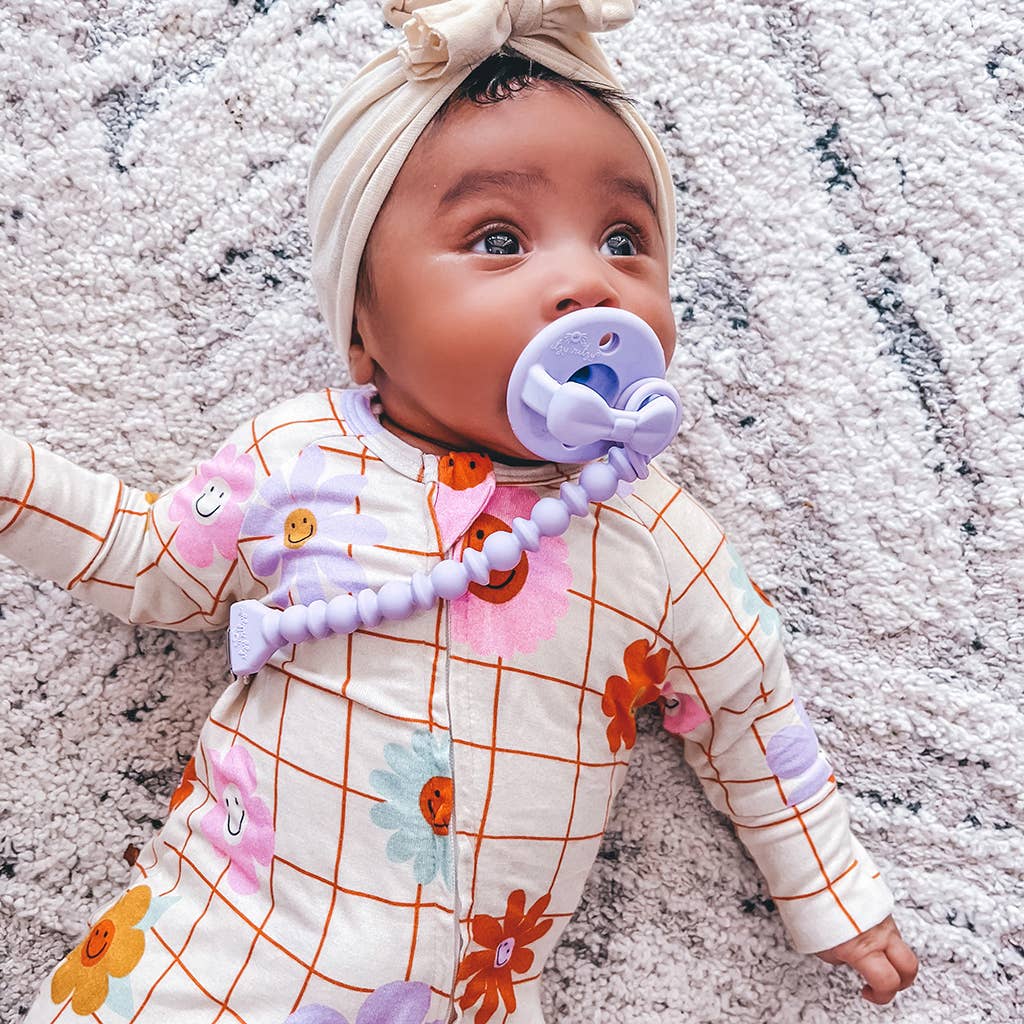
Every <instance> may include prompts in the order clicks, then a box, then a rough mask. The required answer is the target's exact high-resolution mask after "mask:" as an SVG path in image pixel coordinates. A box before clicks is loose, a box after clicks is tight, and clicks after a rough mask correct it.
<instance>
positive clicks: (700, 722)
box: [0, 388, 892, 1024]
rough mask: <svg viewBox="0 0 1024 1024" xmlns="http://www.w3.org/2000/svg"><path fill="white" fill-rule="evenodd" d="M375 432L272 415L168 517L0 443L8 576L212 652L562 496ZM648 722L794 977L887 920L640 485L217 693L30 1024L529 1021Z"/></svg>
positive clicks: (672, 525)
mask: <svg viewBox="0 0 1024 1024" xmlns="http://www.w3.org/2000/svg"><path fill="white" fill-rule="evenodd" d="M375 410H376V406H375V404H374V393H373V391H372V389H370V388H353V389H349V390H343V391H339V390H325V391H323V392H318V393H313V394H308V395H302V396H299V397H297V398H294V399H291V400H289V401H286V402H283V403H281V404H280V405H278V406H277V407H275V408H273V409H271V410H269V411H268V412H265V413H261V414H260V415H258V416H256V417H255V418H254V419H253V420H252V421H251V422H249V423H246V424H244V425H242V426H241V427H239V428H238V429H237V430H236V431H234V432H233V433H232V434H231V435H230V437H229V438H228V439H227V440H226V442H225V443H224V445H223V446H222V447H221V448H220V449H219V450H218V452H217V453H216V454H215V455H214V457H213V458H212V459H210V460H208V461H207V462H204V463H201V464H200V466H199V467H197V469H196V470H195V472H194V473H193V474H191V475H190V476H189V477H188V478H187V479H185V480H182V481H180V482H179V483H177V484H176V485H175V486H173V487H170V488H168V489H166V490H165V491H163V492H162V493H160V494H147V493H145V492H142V491H138V490H135V489H132V488H129V487H126V486H125V485H124V484H122V483H121V482H120V481H118V480H117V479H116V478H114V477H112V476H110V475H108V474H102V473H94V472H91V471H87V470H84V469H81V468H79V467H76V466H74V465H73V464H71V463H70V462H68V461H67V460H65V459H62V458H61V457H60V456H57V455H55V454H53V453H50V452H46V451H44V450H43V449H39V448H36V447H34V446H31V445H27V444H26V443H25V442H22V441H19V440H18V439H16V438H13V437H12V436H11V435H9V434H4V433H2V432H0V466H3V467H4V470H3V475H2V476H0V553H5V554H6V553H8V552H11V553H12V557H13V555H14V553H16V554H17V560H18V561H19V562H20V563H21V564H23V565H25V566H26V567H27V568H29V569H31V570H33V571H34V572H36V573H37V574H39V575H42V576H45V577H47V578H50V579H55V580H57V581H58V582H59V583H61V585H63V586H65V587H67V588H68V589H71V590H73V591H75V592H76V593H78V594H81V595H82V596H83V597H84V598H86V599H87V600H89V601H91V602H92V603H95V604H97V605H99V606H100V607H103V608H105V609H106V610H108V611H110V612H112V613H113V614H115V615H116V616H118V617H119V618H120V619H122V620H123V621H126V622H137V623H142V624H149V625H158V626H164V627H170V628H177V629H215V628H222V627H223V626H224V625H225V624H226V622H227V620H228V614H229V610H230V605H231V603H232V602H234V601H238V600H243V599H247V598H255V599H258V600H262V601H264V602H265V603H267V604H269V605H271V606H274V607H278V608H284V607H287V606H288V605H290V604H294V603H309V602H311V601H313V600H318V599H323V600H329V599H330V597H332V596H333V595H335V594H337V593H344V592H352V591H354V590H358V589H359V588H361V587H364V586H369V587H373V588H374V589H376V588H378V587H379V586H381V585H382V584H383V583H384V582H386V581H387V580H388V579H393V578H407V577H409V576H410V575H411V574H412V573H413V572H415V571H416V570H420V571H424V572H428V571H429V569H430V568H431V567H432V566H433V565H434V564H436V562H437V561H438V560H440V559H441V558H443V557H446V556H449V555H452V554H458V553H460V552H461V551H463V550H464V549H465V548H466V547H469V546H472V547H477V548H479V547H481V546H482V544H483V541H484V540H485V539H486V537H487V536H488V535H489V533H490V532H493V531H494V530H497V529H506V528H508V526H509V525H510V524H511V522H512V520H513V519H514V518H515V516H519V515H521V516H524V517H525V516H528V515H529V512H530V509H532V507H533V504H534V503H535V502H536V501H537V500H538V499H540V498H542V497H545V496H549V495H552V496H554V495H557V493H558V488H559V486H560V485H561V483H562V482H563V481H564V480H566V479H574V478H575V477H576V476H577V475H578V472H579V469H580V468H581V467H573V466H556V465H552V464H547V465H544V466H540V467H536V468H534V467H508V466H497V467H495V466H494V465H493V464H491V462H490V460H488V459H487V457H486V456H483V455H480V454H479V453H472V452H453V453H450V455H449V457H448V458H442V459H439V458H436V457H435V456H432V455H428V454H424V453H422V452H420V451H418V450H417V449H414V448H412V447H411V446H409V445H407V444H406V443H405V442H403V441H401V440H400V439H398V438H397V437H395V436H394V435H391V434H389V433H388V432H387V431H385V430H383V429H382V428H381V426H380V423H379V421H378V419H377V417H376V415H375ZM8 467H10V468H8ZM69 565H70V566H71V567H72V568H73V570H74V571H73V573H72V574H71V575H70V576H69V575H68V566H69ZM655 701H657V702H658V704H659V705H660V707H661V709H662V711H663V714H664V723H665V727H666V728H667V729H668V730H669V731H670V732H672V733H674V734H676V735H679V736H680V737H681V738H682V742H683V743H684V751H685V757H686V760H687V762H688V763H689V764H690V765H691V766H692V768H693V769H694V771H695V772H696V773H697V776H698V778H699V779H700V782H701V785H702V786H703V788H704V790H705V792H706V794H707V796H708V799H709V800H710V801H711V803H712V804H713V806H715V807H716V808H717V809H718V810H720V811H721V812H722V813H723V814H725V815H727V816H728V817H729V818H730V819H731V820H732V822H733V823H734V825H735V827H736V830H737V834H738V836H739V838H740V839H741V840H742V842H743V843H744V845H745V846H746V848H747V849H748V850H749V851H750V853H751V855H752V856H753V858H754V860H755V861H756V863H757V865H758V867H759V869H760V870H761V871H762V873H763V874H764V876H765V878H766V881H767V883H768V888H769V891H770V893H771V896H772V898H773V900H775V902H776V904H777V906H778V908H779V912H780V914H781V916H782V920H783V922H784V924H785V926H786V928H787V929H788V931H789V934H790V937H791V939H792V941H793V943H794V945H795V947H796V948H797V949H798V950H801V951H815V950H818V949H823V948H826V947H828V946H832V945H835V944H837V943H838V942H841V941H844V940H845V939H847V938H850V937H851V936H853V935H855V934H857V933H858V932H859V931H861V930H863V929H865V928H867V927H870V926H871V925H873V924H875V923H877V922H878V921H880V920H882V919H883V918H884V917H885V916H886V915H887V914H888V913H889V912H890V911H891V909H892V897H891V894H890V893H889V890H888V888H887V887H886V885H885V883H884V881H883V880H882V879H881V877H880V876H879V873H878V871H877V869H876V868H875V866H874V864H873V863H872V862H871V860H870V858H869V856H868V854H867V853H866V851H865V850H864V849H863V848H862V847H861V845H860V843H859V842H858V841H857V839H856V838H855V837H854V836H853V834H852V833H851V831H850V829H849V822H848V816H847V811H846V807H845V804H844V802H843V800H842V798H841V797H840V795H839V794H838V792H837V789H836V783H835V777H834V774H833V773H832V770H831V767H830V765H829V764H828V761H827V759H826V758H825V756H824V754H823V753H822V751H821V750H820V749H819V747H818V743H817V740H816V738H815V736H814V732H813V728H812V726H811V724H810V721H809V719H808V717H807V715H806V712H805V711H804V709H803V707H802V705H801V703H800V700H799V697H798V695H797V694H796V692H795V691H794V689H793V686H792V682H791V679H790V676H789V672H788V668H787V666H786V663H785V658H784V654H783V650H782V642H781V626H780V623H779V619H778V615H777V613H776V612H775V610H774V609H773V608H772V607H771V605H770V603H769V602H768V600H767V599H766V598H765V597H764V595H763V593H762V592H761V591H760V590H759V589H758V588H757V587H756V585H755V584H753V583H752V582H751V581H750V579H749V577H748V576H747V574H746V572H745V571H744V569H743V566H742V562H741V561H740V559H739V556H738V555H737V553H736V552H735V550H734V549H733V547H732V545H731V544H730V543H729V541H728V540H727V539H726V537H725V535H724V533H723V531H722V529H721V527H720V526H719V525H718V523H717V522H716V521H715V519H714V518H713V517H712V516H711V515H710V514H709V513H708V512H707V511H706V510H705V509H704V508H703V507H702V506H701V505H700V504H699V503H698V502H697V501H695V500H694V499H693V498H692V497H691V496H690V495H689V494H688V493H687V492H686V491H685V490H683V489H682V488H680V487H679V486H678V485H677V484H675V483H674V482H673V481H672V480H671V479H670V478H669V477H668V476H667V475H666V474H665V473H664V472H663V471H662V469H661V467H660V465H659V463H658V461H657V460H655V462H654V463H652V467H651V472H650V475H649V476H648V477H647V478H646V479H645V480H637V481H636V482H635V483H634V484H633V485H629V486H623V487H621V488H620V490H619V492H618V493H617V494H616V495H614V496H612V497H611V498H609V499H608V500H607V501H605V502H600V503H595V504H594V505H592V506H591V509H590V512H589V514H588V515H587V516H586V517H584V518H579V519H574V520H573V521H572V523H571V525H570V527H569V529H568V531H567V532H566V533H565V534H564V535H563V536H561V537H549V538H544V539H543V540H542V542H541V544H540V547H539V548H538V549H537V550H536V551H535V552H524V554H523V557H522V559H521V561H520V563H519V564H518V565H517V566H516V567H515V568H514V569H512V570H508V571H495V572H494V573H492V574H491V579H490V580H489V581H488V583H487V584H483V585H481V584H476V583H474V584H472V586H471V588H470V592H469V593H467V594H466V595H465V596H464V597H463V598H460V599H458V600H456V601H452V602H440V603H439V604H438V605H437V606H435V607H434V608H431V609H428V610H426V611H423V612H420V613H418V614H416V615H414V616H413V617H411V618H409V619H407V620H405V621H401V622H389V621H384V622H381V623H380V624H379V625H378V626H376V627H372V628H370V627H364V628H362V629H360V630H358V631H356V632H355V633H352V634H349V635H345V636H329V637H326V638H324V639H322V640H311V641H307V642H306V643H304V644H301V645H294V644H290V645H287V646H285V647H283V648H281V649H280V650H279V651H278V652H276V654H275V655H274V656H273V657H272V658H271V659H270V661H269V662H268V663H267V665H266V666H264V668H263V669H261V670H260V672H259V673H257V674H256V675H255V676H253V677H251V678H246V679H236V680H235V681H234V682H232V683H231V684H230V685H229V686H228V687H227V688H226V690H225V691H224V693H223V694H222V695H221V696H220V698H219V699H218V701H217V703H216V704H215V706H214V708H213V709H212V711H211V712H210V715H209V717H208V719H207V720H206V722H205V723H204V725H203V727H202V730H201V732H200V735H199V739H198V743H197V746H196V752H195V757H194V758H193V760H192V762H190V766H189V768H188V769H186V776H185V778H184V779H183V781H182V784H181V786H180V787H179V789H178V790H177V791H176V792H175V794H174V795H173V797H172V799H171V806H170V807H169V809H168V817H167V821H166V823H165V824H164V825H163V827H162V828H161V829H160V831H159V832H157V833H156V834H155V835H154V836H153V837H152V839H151V840H150V841H149V842H148V843H147V844H146V845H145V846H144V847H143V848H142V850H141V851H140V853H139V856H138V858H137V860H136V862H135V864H134V866H133V868H132V872H133V879H132V883H131V884H130V885H129V886H128V887H127V888H126V891H125V893H124V894H123V895H122V896H121V897H120V898H119V900H118V901H116V902H115V903H114V904H113V905H112V906H111V907H110V908H103V909H101V910H99V911H98V912H97V914H96V915H94V920H93V924H92V926H91V928H90V931H89V932H88V934H87V935H86V936H85V937H84V938H83V940H82V942H81V943H79V945H77V946H76V947H75V948H74V949H73V950H72V951H71V953H70V954H69V955H68V957H67V958H66V959H65V960H64V961H63V962H62V964H61V965H58V967H57V968H56V969H55V971H54V973H53V975H52V977H51V979H49V980H48V981H47V982H46V983H45V984H44V985H43V987H42V989H41V990H40V993H39V996H38V998H37V1000H36V1001H35V1003H34V1004H33V1006H32V1008H31V1009H30V1011H29V1015H28V1017H27V1018H26V1021H27V1022H28V1024H38V1022H42V1021H47V1022H52V1021H56V1020H64V1021H67V1020H75V1019H76V1018H78V1017H86V1018H87V1019H90V1020H94V1021H115V1020H116V1021H119V1022H120V1021H124V1020H130V1021H139V1022H140V1024H150V1022H161V1024H162V1022H163V1021H166V1020H169V1019H173V1020H174V1021H175V1022H176V1024H179V1022H181V1024H193V1022H195V1024H199V1022H202V1024H210V1022H219V1021H239V1022H244V1024H284V1022H285V1021H286V1019H287V1018H289V1016H290V1015H292V1014H294V1015H295V1016H294V1022H295V1024H313V1022H318V1024H338V1022H339V1021H344V1022H345V1024H350V1022H356V1021H357V1020H358V1017H359V1014H360V1012H361V1011H362V1012H363V1013H364V1015H367V1016H368V1015H369V1014H370V1013H371V1011H372V1012H375V1013H377V1012H381V1011H382V1008H384V1009H385V1010H390V1012H392V1013H393V1014H394V1015H395V1016H397V1014H398V1011H399V1009H400V1010H401V1012H402V1013H404V1014H405V1016H403V1017H402V1018H401V1019H403V1020H406V1019H408V1020H417V1021H420V1020H421V1021H423V1022H424V1024H433V1022H435V1021H437V1022H447V1021H449V1020H466V1021H472V1022H473V1024H486V1022H487V1021H489V1020H492V1019H493V1020H495V1021H499V1020H500V1021H503V1022H513V1024H517V1022H523V1024H534V1022H538V1021H540V1020H541V1019H542V1017H541V1011H540V975H541V970H542V967H543V964H544V962H545V960H546V959H547V957H548V955H549V954H550V952H551V951H552V949H553V948H554V946H555V945H556V944H557V942H558V939H559V936H560V935H561V932H562V930H563V929H564V927H565V925H566V924H567V923H568V921H569V919H570V917H571V916H572V914H573V912H574V911H575V909H576V907H577V905H578V903H579V899H580V895H581V893H582V889H583V885H584V883H585V880H586V877H587V874H588V872H589V869H590V867H591V865H592V863H593V860H594V858H595V856H596V854H597V851H598V848H599V846H600V843H601V839H602V836H603V833H604V830H605V827H606V826H607V822H608V818H609V815H610V812H611V808H612V804H613V801H614V799H615V796H616V794H617V793H618V791H619V789H620V787H621V785H622V783H623V781H624V779H625V775H626V770H627V768H628V764H629V759H630V752H631V750H632V748H633V746H634V743H635V739H636V729H635V720H634V715H635V712H636V710H637V708H639V707H641V706H643V705H644V704H649V703H652V702H655Z"/></svg>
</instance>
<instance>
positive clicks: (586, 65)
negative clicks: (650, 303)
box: [306, 0, 676, 364]
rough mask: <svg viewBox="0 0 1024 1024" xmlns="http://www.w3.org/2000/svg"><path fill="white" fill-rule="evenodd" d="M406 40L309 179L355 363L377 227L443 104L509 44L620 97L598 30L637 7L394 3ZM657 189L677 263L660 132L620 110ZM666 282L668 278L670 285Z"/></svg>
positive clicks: (624, 1) (323, 284)
mask: <svg viewBox="0 0 1024 1024" xmlns="http://www.w3.org/2000/svg"><path fill="white" fill-rule="evenodd" d="M383 8H384V17H385V18H386V19H387V22H388V24H389V25H391V26H393V27H394V28H401V29H402V30H403V32H404V33H405V40H404V42H402V43H401V45H400V46H397V47H393V48H392V49H390V50H387V51H386V52H385V53H382V54H381V55H380V56H378V57H377V58H375V59H374V60H372V61H371V62H370V63H369V64H367V65H366V66H365V67H364V68H363V69H362V70H361V71H360V72H359V73H358V74H357V75H356V76H355V78H353V79H352V80H351V82H349V84H348V85H347V86H346V87H345V88H344V89H343V91H342V93H341V95H340V96H339V97H338V99H337V100H336V101H335V102H334V104H333V106H332V107H331V109H330V110H329V111H328V113H327V117H326V118H325V120H324V124H323V127H322V128H321V131H320V136H319V138H318V139H317V143H316V147H315V150H314V153H313V159H312V163H311V165H310V171H309V187H308V191H307V196H306V210H307V214H308V216H309V228H310V237H311V239H312V245H313V251H312V276H313V287H314V289H315V291H316V296H317V301H318V303H319V305H320V311H321V313H322V314H323V317H324V320H325V321H326V322H327V327H328V330H329V331H330V333H331V337H332V338H333V339H334V341H335V344H336V345H337V346H338V348H339V350H340V351H341V355H342V358H343V359H344V360H345V362H346V364H347V362H348V348H349V341H350V337H351V331H352V313H353V306H354V302H355V291H356V279H357V277H358V273H359V262H360V259H361V258H362V254H363V249H364V248H365V247H366V241H367V239H368V238H369V235H370V229H371V228H372V227H373V222H374V220H375V219H376V217H377V213H378V212H379V210H380V208H381V206H382V205H383V204H384V200H385V198H386V197H387V194H388V192H389V191H390V189H391V186H392V184H393V183H394V180H395V178H397V177H398V172H399V171H400V170H401V167H402V164H403V163H404V162H405V158H406V157H407V156H408V155H409V152H410V150H411V149H412V147H413V145H414V143H415V142H416V140H417V139H418V138H419V137H420V135H421V134H422V132H423V130H424V128H425V127H426V125H427V123H428V122H429V121H430V119H431V118H432V117H433V116H434V114H435V113H436V112H437V110H438V109H439V108H440V107H441V105H442V104H443V103H444V101H445V100H446V99H447V98H448V97H449V96H450V95H451V94H452V93H453V92H454V91H455V90H456V89H457V88H458V86H459V85H460V83H461V82H462V81H463V80H464V79H465V78H467V77H468V76H469V74H470V73H471V72H472V71H473V69H474V68H476V67H477V66H478V65H479V64H481V63H483V61H485V60H486V59H487V58H488V57H490V56H491V55H492V54H494V53H497V51H498V50H500V49H501V47H502V46H503V45H504V44H505V43H506V42H508V43H510V44H511V45H512V46H514V48H515V49H516V50H517V51H519V52H520V53H522V54H523V55H524V56H525V57H527V58H529V59H532V60H534V61H537V62H538V63H540V64H543V65H545V66H546V67H548V68H550V69H551V70H552V71H556V72H558V73H559V74H561V75H564V76H565V77H566V78H570V79H573V80H576V81H589V82H594V83H598V84H602V85H607V86H610V87H612V88H616V89H622V88H623V86H622V83H621V82H620V81H619V79H618V78H617V77H616V75H615V72H614V70H613V69H612V67H611V65H610V64H609V62H608V60H607V58H606V57H605V55H604V53H603V52H602V50H601V48H600V46H599V45H598V43H597V40H596V39H595V38H594V37H593V35H591V33H593V32H607V31H610V30H612V29H616V28H620V27H621V26H622V25H625V24H626V23H627V22H629V21H630V20H632V18H633V15H634V14H635V5H634V2H633V0H384V3H383ZM622 116H623V120H624V121H625V123H626V124H628V125H629V127H630V128H631V129H632V130H633V133H634V134H635V135H636V137H637V139H638V140H639V142H640V145H641V146H642V147H643V149H644V152H645V153H646V155H647V159H648V160H649V161H650V165H651V169H652V170H653V172H654V179H655V182H656V184H657V197H656V201H657V207H658V219H659V223H660V226H661V232H662V236H663V237H664V239H665V243H666V247H667V249H668V253H669V262H670V263H671V257H672V253H673V251H674V249H675V238H676V206H675V189H674V186H673V184H672V175H671V172H670V170H669V166H668V160H667V159H666V157H665V154H664V152H663V150H662V148H661V144H660V143H659V142H658V139H657V136H656V135H655V134H654V132H653V131H652V130H651V128H650V126H649V125H648V124H647V122H646V121H644V120H643V118H642V117H640V116H639V114H637V113H636V112H634V111H633V110H631V109H626V110H624V111H623V112H622ZM667 286H668V282H667V281H666V287H667Z"/></svg>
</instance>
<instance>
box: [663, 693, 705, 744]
mask: <svg viewBox="0 0 1024 1024" xmlns="http://www.w3.org/2000/svg"><path fill="white" fill-rule="evenodd" d="M664 700H665V703H664V717H663V719H662V722H663V724H664V726H665V728H666V730H667V731H668V732H670V733H672V734H673V735H675V736H682V735H683V734H684V733H687V732H691V731H692V730H694V729H696V728H697V726H698V725H701V724H702V723H704V722H706V721H708V719H709V718H711V716H710V715H709V714H708V713H707V712H706V711H705V710H704V705H703V704H701V703H700V702H699V701H696V700H694V698H693V697H691V696H690V695H689V694H688V693H672V692H671V691H668V690H666V692H665V694H664Z"/></svg>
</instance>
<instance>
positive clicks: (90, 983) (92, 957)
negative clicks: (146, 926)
mask: <svg viewBox="0 0 1024 1024" xmlns="http://www.w3.org/2000/svg"><path fill="white" fill-rule="evenodd" d="M150 897H151V894H150V891H149V886H148V885H137V886H136V887H135V888H134V889H129V890H128V892H126V893H125V894H124V895H123V896H122V897H121V898H120V899H119V900H118V901H117V903H115V904H114V906H112V907H111V908H110V909H109V910H108V911H106V912H105V913H104V915H103V917H102V919H101V920H99V921H97V922H96V924H95V925H93V928H92V930H91V931H90V932H89V934H88V935H86V937H85V938H84V939H83V940H82V941H81V942H80V943H79V944H78V946H76V947H75V948H74V949H73V950H72V951H71V952H70V953H69V954H68V957H67V959H66V960H65V961H64V963H62V964H61V965H60V967H58V968H57V971H56V973H55V974H54V976H53V981H52V982H51V984H50V998H51V999H52V1000H53V1001H54V1003H62V1002H64V1000H65V999H67V997H68V996H70V995H72V993H74V995H73V997H72V999H71V1009H72V1010H74V1011H75V1013H77V1014H78V1015H79V1016H80V1017H86V1016H88V1015H89V1014H91V1013H95V1012H96V1011H97V1010H98V1009H99V1008H100V1007H101V1006H102V1005H103V1004H104V1002H106V999H107V992H108V990H109V988H110V978H111V976H113V977H115V978H123V977H124V976H125V975H126V974H128V973H129V972H130V971H131V970H132V969H133V968H134V967H135V965H136V964H137V963H138V962H139V961H140V960H141V959H142V951H143V950H144V949H145V948H146V940H145V937H144V936H143V934H142V932H141V931H140V930H139V929H138V928H136V927H134V926H135V925H137V924H138V923H139V921H141V920H142V918H143V917H144V916H145V914H146V911H147V910H148V909H149V903H150Z"/></svg>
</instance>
